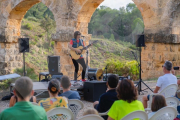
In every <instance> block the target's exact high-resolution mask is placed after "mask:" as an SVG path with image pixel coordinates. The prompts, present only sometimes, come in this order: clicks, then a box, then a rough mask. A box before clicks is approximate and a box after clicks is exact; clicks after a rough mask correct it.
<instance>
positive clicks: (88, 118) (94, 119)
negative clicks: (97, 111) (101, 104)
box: [78, 114, 104, 120]
mask: <svg viewBox="0 0 180 120" xmlns="http://www.w3.org/2000/svg"><path fill="white" fill-rule="evenodd" d="M78 120H104V119H103V118H102V117H100V116H99V115H94V114H92V115H85V116H83V117H81V118H80V119H78Z"/></svg>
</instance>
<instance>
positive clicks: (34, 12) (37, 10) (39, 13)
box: [25, 3, 54, 21]
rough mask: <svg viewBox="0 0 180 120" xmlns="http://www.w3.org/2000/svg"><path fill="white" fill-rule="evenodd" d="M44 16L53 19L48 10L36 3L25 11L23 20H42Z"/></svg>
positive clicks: (41, 4)
mask: <svg viewBox="0 0 180 120" xmlns="http://www.w3.org/2000/svg"><path fill="white" fill-rule="evenodd" d="M45 16H49V17H50V18H51V19H54V15H53V13H52V12H51V11H50V10H49V8H48V7H46V6H45V5H44V4H43V3H38V4H36V5H34V6H33V7H32V8H30V9H29V10H28V11H27V13H26V15H25V18H29V17H34V18H36V19H43V18H45ZM34 20H35V19H33V21H34Z"/></svg>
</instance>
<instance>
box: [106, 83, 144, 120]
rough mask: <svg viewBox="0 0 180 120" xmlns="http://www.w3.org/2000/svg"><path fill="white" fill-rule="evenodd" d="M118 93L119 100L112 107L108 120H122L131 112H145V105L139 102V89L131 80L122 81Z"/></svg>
mask: <svg viewBox="0 0 180 120" xmlns="http://www.w3.org/2000/svg"><path fill="white" fill-rule="evenodd" d="M116 91H117V97H118V98H119V100H117V101H115V102H114V103H113V105H112V106H111V108H110V110H109V112H108V116H109V117H108V120H121V119H122V118H123V117H125V116H126V115H128V114H129V113H131V112H134V111H137V110H142V111H144V107H143V104H142V103H141V102H140V101H138V100H137V98H138V93H137V89H136V88H135V86H134V84H133V82H132V81H131V80H121V82H120V83H119V85H118V87H117V89H116ZM137 120H138V119H137Z"/></svg>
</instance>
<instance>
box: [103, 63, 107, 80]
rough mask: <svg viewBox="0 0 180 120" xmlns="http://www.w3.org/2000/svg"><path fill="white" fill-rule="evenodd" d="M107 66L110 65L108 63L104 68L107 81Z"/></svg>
mask: <svg viewBox="0 0 180 120" xmlns="http://www.w3.org/2000/svg"><path fill="white" fill-rule="evenodd" d="M107 67H108V65H106V67H105V69H104V70H106V81H107Z"/></svg>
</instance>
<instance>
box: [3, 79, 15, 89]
mask: <svg viewBox="0 0 180 120" xmlns="http://www.w3.org/2000/svg"><path fill="white" fill-rule="evenodd" d="M14 80H15V79H8V80H4V81H2V82H0V90H5V89H8V88H9V86H10V85H11V83H13V82H14Z"/></svg>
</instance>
